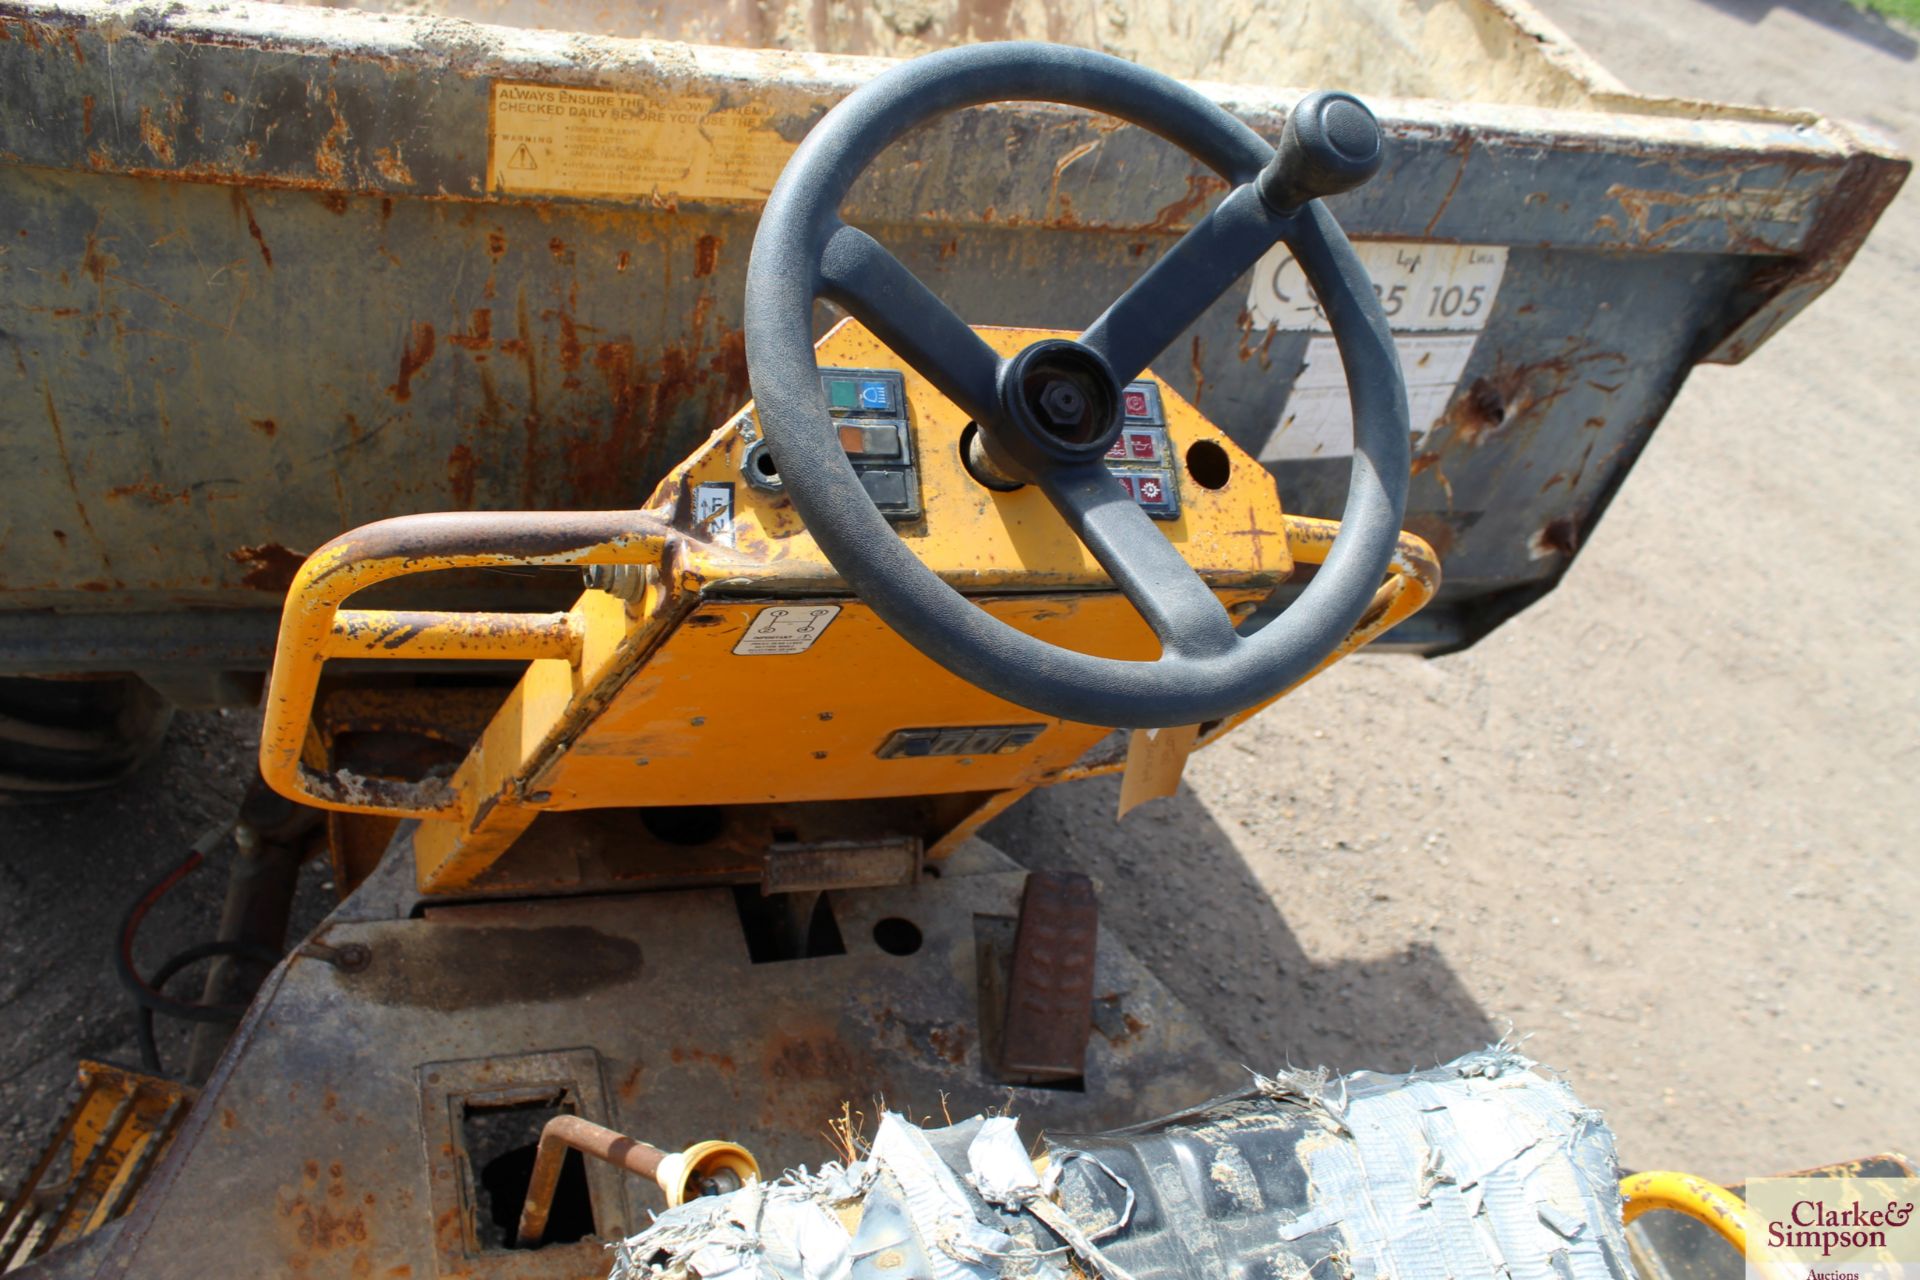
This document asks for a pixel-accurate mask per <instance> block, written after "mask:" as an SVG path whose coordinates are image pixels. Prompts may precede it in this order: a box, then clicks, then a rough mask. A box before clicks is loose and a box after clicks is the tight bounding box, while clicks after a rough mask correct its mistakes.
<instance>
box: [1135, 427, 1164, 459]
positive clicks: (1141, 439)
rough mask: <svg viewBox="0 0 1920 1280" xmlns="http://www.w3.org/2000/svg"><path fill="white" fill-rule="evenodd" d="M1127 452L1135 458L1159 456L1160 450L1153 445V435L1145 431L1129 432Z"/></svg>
mask: <svg viewBox="0 0 1920 1280" xmlns="http://www.w3.org/2000/svg"><path fill="white" fill-rule="evenodd" d="M1127 453H1128V455H1129V456H1130V457H1135V458H1149V459H1151V458H1157V457H1159V456H1160V451H1159V450H1158V449H1155V448H1154V447H1153V437H1152V436H1150V435H1148V434H1147V433H1146V432H1144V431H1129V432H1128V433H1127Z"/></svg>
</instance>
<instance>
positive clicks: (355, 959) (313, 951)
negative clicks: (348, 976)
mask: <svg viewBox="0 0 1920 1280" xmlns="http://www.w3.org/2000/svg"><path fill="white" fill-rule="evenodd" d="M300 954H301V955H303V956H306V957H307V958H308V959H310V960H319V961H321V962H323V963H325V964H330V965H332V966H333V967H334V968H336V969H338V970H339V971H340V972H342V973H358V972H360V971H361V970H362V969H364V968H366V967H367V966H368V965H370V964H372V963H373V951H372V949H371V948H369V947H368V946H367V945H366V944H365V943H364V942H345V943H342V944H341V945H339V946H337V947H335V946H329V945H328V944H326V943H324V942H309V943H307V944H306V945H305V946H303V947H301V948H300Z"/></svg>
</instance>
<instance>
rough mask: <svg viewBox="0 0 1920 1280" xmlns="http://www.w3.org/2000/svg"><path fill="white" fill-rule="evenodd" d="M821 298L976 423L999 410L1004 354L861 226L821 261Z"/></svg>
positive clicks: (834, 243) (846, 231)
mask: <svg viewBox="0 0 1920 1280" xmlns="http://www.w3.org/2000/svg"><path fill="white" fill-rule="evenodd" d="M820 292H821V294H822V296H824V297H827V298H830V299H832V300H833V301H834V302H836V303H838V304H839V305H841V306H843V307H845V308H846V309H847V310H848V311H850V312H852V313H853V314H854V315H855V316H856V317H857V318H858V319H859V320H860V322H861V323H862V324H864V325H866V326H867V328H868V329H870V330H872V332H873V334H874V336H875V337H877V338H879V339H880V340H881V341H882V342H884V343H886V344H887V345H888V346H889V347H891V348H893V350H894V351H895V352H896V353H897V354H898V355H899V356H900V358H901V359H903V360H905V361H906V362H907V363H908V364H910V365H912V366H913V367H914V368H915V369H917V370H919V371H920V373H921V374H923V375H924V376H925V377H926V379H927V380H928V381H929V382H931V383H933V385H934V386H936V387H938V388H940V391H941V393H942V394H943V395H945V396H946V397H947V399H949V400H951V401H953V402H954V403H955V404H957V405H959V406H960V407H961V408H962V409H965V410H966V411H967V413H968V414H970V415H971V416H972V417H973V418H974V420H975V421H981V422H984V421H986V420H987V419H988V418H989V417H991V416H992V415H993V414H994V413H995V412H996V392H995V381H996V379H997V377H998V375H999V371H1000V357H999V355H998V354H996V353H995V352H994V350H993V348H991V347H989V346H988V345H987V344H986V343H984V342H982V341H981V340H980V335H979V334H977V333H975V332H974V331H973V330H972V329H971V328H969V327H968V326H967V323H966V321H964V320H962V319H961V318H960V317H959V316H957V315H955V314H953V311H952V309H951V308H949V307H948V306H947V304H946V303H944V302H942V301H941V300H940V298H939V296H938V295H937V294H935V293H934V292H933V290H931V289H929V288H927V286H926V285H924V284H922V283H921V282H920V277H918V276H916V275H914V274H913V272H911V271H909V270H907V268H906V265H905V264H904V263H902V262H901V261H900V259H898V258H896V257H894V256H893V254H891V253H889V252H888V251H887V248H886V246H885V245H883V244H881V243H880V242H879V241H878V240H875V239H874V238H873V237H872V236H870V235H868V234H867V233H866V232H864V231H862V230H860V228H858V227H849V226H845V225H842V226H840V227H839V228H838V229H836V230H835V231H834V232H833V234H832V235H831V236H830V237H828V239H827V247H826V249H825V250H824V251H823V252H822V253H821V255H820Z"/></svg>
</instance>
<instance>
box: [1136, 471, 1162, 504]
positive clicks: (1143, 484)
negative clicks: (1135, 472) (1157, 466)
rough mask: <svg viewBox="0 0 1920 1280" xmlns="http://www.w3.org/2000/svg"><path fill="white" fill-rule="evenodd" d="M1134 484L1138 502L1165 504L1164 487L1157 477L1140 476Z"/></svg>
mask: <svg viewBox="0 0 1920 1280" xmlns="http://www.w3.org/2000/svg"><path fill="white" fill-rule="evenodd" d="M1134 484H1135V486H1136V492H1138V493H1139V495H1140V501H1142V502H1165V501H1166V500H1167V491H1166V485H1165V484H1164V483H1163V482H1162V481H1161V479H1160V477H1159V476H1141V477H1140V478H1139V479H1138V480H1136V481H1135V482H1134Z"/></svg>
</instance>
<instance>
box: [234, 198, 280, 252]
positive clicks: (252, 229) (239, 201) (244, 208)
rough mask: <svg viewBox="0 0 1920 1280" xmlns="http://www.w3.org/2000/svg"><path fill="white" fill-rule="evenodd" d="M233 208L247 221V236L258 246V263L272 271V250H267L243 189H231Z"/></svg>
mask: <svg viewBox="0 0 1920 1280" xmlns="http://www.w3.org/2000/svg"><path fill="white" fill-rule="evenodd" d="M233 207H234V208H235V209H236V210H238V211H239V213H240V215H241V216H242V217H244V218H245V219H246V220H247V234H248V235H250V236H252V237H253V242H254V243H255V244H257V245H259V246H260V261H262V262H264V263H266V264H267V270H269V271H271V270H273V250H271V249H269V248H267V238H266V236H265V235H263V234H261V231H260V223H259V221H258V220H257V219H256V218H255V217H254V216H253V206H252V205H251V204H249V203H248V202H247V193H246V189H245V188H243V187H235V188H234V189H233Z"/></svg>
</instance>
